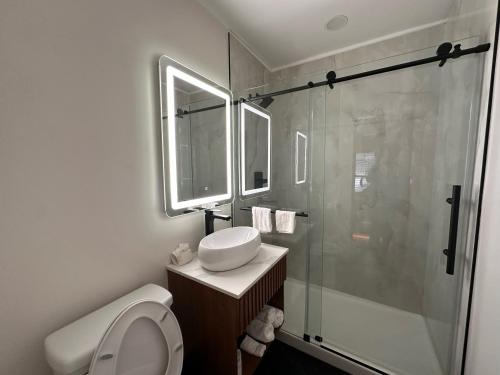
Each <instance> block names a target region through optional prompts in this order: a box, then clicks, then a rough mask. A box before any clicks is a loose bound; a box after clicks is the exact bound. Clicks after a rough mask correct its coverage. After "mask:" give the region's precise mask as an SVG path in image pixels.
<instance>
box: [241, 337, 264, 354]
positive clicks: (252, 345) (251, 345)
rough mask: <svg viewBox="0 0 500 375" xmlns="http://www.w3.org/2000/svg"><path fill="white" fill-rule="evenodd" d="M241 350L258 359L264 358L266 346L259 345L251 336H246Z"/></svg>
mask: <svg viewBox="0 0 500 375" xmlns="http://www.w3.org/2000/svg"><path fill="white" fill-rule="evenodd" d="M240 348H241V350H244V351H245V352H247V353H248V354H251V355H254V356H256V357H262V356H263V355H264V352H265V351H266V346H265V345H263V344H260V343H258V342H257V341H255V340H254V339H252V338H251V337H250V336H248V335H247V336H245V338H244V339H243V341H242V342H241V345H240Z"/></svg>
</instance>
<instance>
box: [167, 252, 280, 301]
mask: <svg viewBox="0 0 500 375" xmlns="http://www.w3.org/2000/svg"><path fill="white" fill-rule="evenodd" d="M287 253H288V249H287V248H285V247H280V246H274V245H269V244H265V243H263V244H261V246H260V251H259V253H258V254H257V256H256V257H255V258H253V259H252V260H251V261H250V262H248V263H247V264H245V265H244V266H241V267H239V268H236V269H234V270H230V271H223V272H213V271H208V270H206V269H204V268H203V267H202V266H201V264H200V261H199V259H198V257H197V256H195V258H194V259H193V260H192V261H191V262H189V263H187V264H185V265H183V266H175V265H173V264H168V265H167V270H168V271H169V272H175V273H177V274H179V275H182V276H185V277H187V278H189V279H191V280H194V281H197V282H199V283H201V284H204V285H206V286H209V287H211V288H214V289H216V290H218V291H219V292H222V293H225V294H227V295H229V296H231V297H234V298H238V299H239V298H240V297H241V296H243V295H244V294H245V292H246V291H247V290H248V289H250V288H251V287H252V286H253V285H254V284H255V283H256V282H257V281H258V280H259V279H260V278H261V277H262V276H263V275H264V274H265V273H266V272H267V271H268V270H270V269H271V268H272V267H273V266H274V265H275V264H276V263H278V261H279V260H280V259H281V258H283V257H284V256H285V255H286V254H287Z"/></svg>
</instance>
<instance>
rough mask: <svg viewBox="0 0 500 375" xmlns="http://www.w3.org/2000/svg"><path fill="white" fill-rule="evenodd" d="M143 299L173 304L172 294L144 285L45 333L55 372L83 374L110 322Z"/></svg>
mask: <svg viewBox="0 0 500 375" xmlns="http://www.w3.org/2000/svg"><path fill="white" fill-rule="evenodd" d="M145 299H146V300H153V301H156V302H160V303H162V304H164V305H166V306H168V307H170V306H171V305H172V294H170V292H169V291H168V290H166V289H164V288H162V287H161V286H158V285H155V284H147V285H144V286H143V287H142V288H139V289H136V290H134V291H133V292H131V293H129V294H127V295H124V296H123V297H121V298H119V299H117V300H115V301H113V302H111V303H109V304H107V305H106V306H103V307H101V308H100V309H98V310H96V311H94V312H92V313H90V314H88V315H85V316H84V317H82V318H80V319H78V320H76V321H74V322H73V323H71V324H68V325H67V326H65V327H63V328H61V329H59V330H57V331H55V332H53V333H51V334H50V335H49V336H47V338H46V339H45V358H46V359H47V362H48V363H49V365H50V367H51V368H52V371H53V372H54V375H83V374H86V373H87V372H88V370H89V367H90V361H91V360H92V356H93V354H94V351H95V350H96V348H97V345H98V344H99V341H100V340H101V338H102V336H103V335H104V333H105V332H106V330H107V329H108V327H109V325H110V324H111V323H112V322H113V320H114V319H115V318H116V317H117V316H118V314H119V313H120V312H122V311H123V309H124V308H125V307H127V306H128V305H130V304H131V303H134V302H137V301H140V300H145Z"/></svg>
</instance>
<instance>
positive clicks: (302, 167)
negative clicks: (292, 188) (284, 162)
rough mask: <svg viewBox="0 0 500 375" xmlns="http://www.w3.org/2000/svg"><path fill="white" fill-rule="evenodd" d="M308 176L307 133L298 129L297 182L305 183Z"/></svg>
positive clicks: (296, 142)
mask: <svg viewBox="0 0 500 375" xmlns="http://www.w3.org/2000/svg"><path fill="white" fill-rule="evenodd" d="M306 178H307V135H305V134H303V133H301V132H299V131H297V133H296V137H295V184H297V185H299V184H303V183H304V182H306Z"/></svg>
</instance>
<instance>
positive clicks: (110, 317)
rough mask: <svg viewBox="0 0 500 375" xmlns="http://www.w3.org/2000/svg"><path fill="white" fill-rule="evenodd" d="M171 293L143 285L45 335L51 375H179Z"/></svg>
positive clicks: (180, 357) (179, 356)
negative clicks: (52, 374)
mask: <svg viewBox="0 0 500 375" xmlns="http://www.w3.org/2000/svg"><path fill="white" fill-rule="evenodd" d="M171 305H172V295H171V294H170V292H169V291H167V290H166V289H164V288H162V287H160V286H158V285H154V284H148V285H145V286H143V287H142V288H139V289H137V290H135V291H133V292H131V293H129V294H127V295H125V296H123V297H121V298H119V299H117V300H116V301H114V302H112V303H110V304H108V305H106V306H104V307H102V308H100V309H98V310H96V311H94V312H92V313H90V314H88V315H86V316H84V317H82V318H80V319H78V320H77V321H75V322H73V323H71V324H69V325H67V326H66V327H63V328H61V329H59V330H57V331H55V332H53V333H52V334H50V335H49V336H47V338H46V339H45V355H46V359H47V362H48V363H49V365H50V367H51V368H52V370H53V373H54V375H84V374H87V373H88V374H89V375H139V374H141V375H180V373H181V370H182V361H183V354H184V351H183V343H182V335H181V331H180V327H179V324H178V323H177V319H176V318H175V315H174V314H173V313H172V311H171V310H170V308H169V307H170V306H171Z"/></svg>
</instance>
